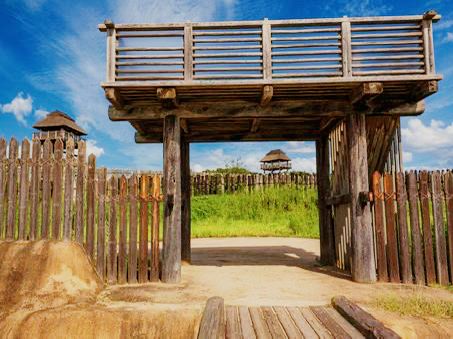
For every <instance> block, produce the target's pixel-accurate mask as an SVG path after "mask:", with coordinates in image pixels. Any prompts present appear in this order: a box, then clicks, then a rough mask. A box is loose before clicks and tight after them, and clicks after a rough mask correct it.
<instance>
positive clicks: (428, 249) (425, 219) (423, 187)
mask: <svg viewBox="0 0 453 339" xmlns="http://www.w3.org/2000/svg"><path fill="white" fill-rule="evenodd" d="M419 192H420V208H421V216H422V227H423V247H424V252H425V269H426V282H427V283H428V285H431V284H435V283H436V270H435V266H434V252H433V235H432V231H431V220H430V213H429V189H428V172H427V171H421V172H420V189H419Z"/></svg>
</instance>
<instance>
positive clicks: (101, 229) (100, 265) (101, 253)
mask: <svg viewBox="0 0 453 339" xmlns="http://www.w3.org/2000/svg"><path fill="white" fill-rule="evenodd" d="M106 181H107V169H106V168H105V167H104V168H101V169H100V170H99V171H98V182H97V184H98V230H97V231H98V236H97V251H96V268H97V271H98V273H99V274H100V276H101V278H102V281H105V212H106V209H105V207H106V206H105V199H106V187H107V185H106Z"/></svg>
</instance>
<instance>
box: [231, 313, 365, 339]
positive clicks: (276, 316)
mask: <svg viewBox="0 0 453 339" xmlns="http://www.w3.org/2000/svg"><path fill="white" fill-rule="evenodd" d="M225 318H226V327H225V331H226V338H231V339H235V338H290V339H291V338H364V336H363V335H362V334H361V333H360V332H359V331H358V330H357V329H356V328H355V327H354V326H352V325H351V324H350V323H349V322H348V321H347V320H346V319H345V318H343V317H342V316H341V315H340V313H338V312H337V311H336V310H335V309H334V308H333V307H331V306H313V307H284V306H274V307H247V306H226V307H225Z"/></svg>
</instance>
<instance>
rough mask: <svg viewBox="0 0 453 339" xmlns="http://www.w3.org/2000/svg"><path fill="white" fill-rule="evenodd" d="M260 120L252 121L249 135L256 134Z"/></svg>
mask: <svg viewBox="0 0 453 339" xmlns="http://www.w3.org/2000/svg"><path fill="white" fill-rule="evenodd" d="M260 122H261V121H260V119H256V118H255V119H253V120H252V126H251V127H250V132H251V133H256V132H258V129H259V128H260Z"/></svg>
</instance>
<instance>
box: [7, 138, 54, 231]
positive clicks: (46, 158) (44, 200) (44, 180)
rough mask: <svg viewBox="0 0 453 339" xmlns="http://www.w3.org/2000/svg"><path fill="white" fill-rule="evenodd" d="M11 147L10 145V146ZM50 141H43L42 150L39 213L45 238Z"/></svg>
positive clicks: (48, 215) (50, 154) (49, 173)
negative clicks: (40, 211) (40, 204)
mask: <svg viewBox="0 0 453 339" xmlns="http://www.w3.org/2000/svg"><path fill="white" fill-rule="evenodd" d="M10 147H11V146H10ZM52 148H53V147H52V142H51V141H50V139H46V141H44V146H43V152H42V162H43V165H42V198H41V199H42V213H41V238H43V239H47V238H48V236H49V233H50V232H49V222H50V195H51V191H50V183H51V182H52V181H51V180H50V176H51V156H52Z"/></svg>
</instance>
